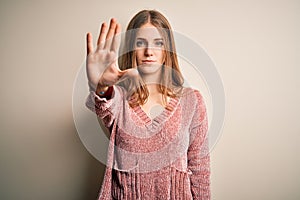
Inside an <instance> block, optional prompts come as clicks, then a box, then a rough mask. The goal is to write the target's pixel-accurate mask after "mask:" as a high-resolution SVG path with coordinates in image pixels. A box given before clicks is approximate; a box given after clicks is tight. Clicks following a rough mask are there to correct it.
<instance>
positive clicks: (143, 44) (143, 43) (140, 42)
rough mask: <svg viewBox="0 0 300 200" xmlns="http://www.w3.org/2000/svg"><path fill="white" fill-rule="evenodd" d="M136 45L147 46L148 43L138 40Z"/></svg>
mask: <svg viewBox="0 0 300 200" xmlns="http://www.w3.org/2000/svg"><path fill="white" fill-rule="evenodd" d="M136 46H137V47H144V46H146V43H145V42H144V41H137V42H136Z"/></svg>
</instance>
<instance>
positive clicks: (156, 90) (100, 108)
mask: <svg viewBox="0 0 300 200" xmlns="http://www.w3.org/2000/svg"><path fill="white" fill-rule="evenodd" d="M120 32H121V26H120V24H118V23H117V21H116V20H115V19H111V22H110V25H109V27H108V26H107V25H106V23H103V24H102V26H101V30H100V34H99V38H98V42H97V47H96V48H95V49H94V47H93V43H92V35H91V34H90V33H88V34H87V76H88V80H89V87H90V94H89V96H88V98H87V102H86V105H87V106H88V108H89V109H91V110H92V111H94V112H95V113H96V114H97V115H98V116H99V117H100V118H101V119H102V121H103V123H104V124H105V126H106V127H107V128H108V129H109V131H110V144H109V149H108V159H107V167H106V171H105V176H104V180H103V183H102V187H101V191H100V194H99V199H141V200H144V199H145V200H147V199H164V200H165V199H187V200H190V199H202V200H204V199H210V165H209V162H210V157H209V149H208V135H207V134H208V123H207V115H206V108H205V103H204V100H203V97H202V96H201V94H200V93H199V91H197V90H193V89H191V88H185V87H183V77H182V75H181V73H180V70H179V66H178V60H177V56H176V50H175V44H174V38H173V34H172V30H171V27H170V24H169V22H168V21H167V19H166V18H165V17H164V16H163V15H162V14H161V13H159V12H158V11H155V10H143V11H140V12H139V13H137V14H136V15H135V16H134V17H133V18H132V20H131V21H130V23H129V25H128V27H127V32H126V36H125V43H124V52H123V53H121V54H122V55H121V56H120V58H118V53H119V46H120Z"/></svg>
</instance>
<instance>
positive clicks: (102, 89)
mask: <svg viewBox="0 0 300 200" xmlns="http://www.w3.org/2000/svg"><path fill="white" fill-rule="evenodd" d="M112 93H113V86H109V85H103V84H101V83H100V82H99V83H98V85H97V88H96V94H97V95H99V96H100V97H105V98H111V96H112Z"/></svg>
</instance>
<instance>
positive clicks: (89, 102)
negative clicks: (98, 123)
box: [85, 86, 123, 128]
mask: <svg viewBox="0 0 300 200" xmlns="http://www.w3.org/2000/svg"><path fill="white" fill-rule="evenodd" d="M122 102H123V92H122V91H121V88H119V87H115V86H114V90H113V94H112V96H111V98H110V99H106V98H102V97H100V96H98V95H97V94H96V93H95V92H94V91H91V92H90V94H89V95H88V97H87V99H86V102H85V105H86V106H87V108H88V109H90V110H91V111H92V112H94V113H96V114H97V116H98V117H99V118H101V120H102V121H103V123H104V125H105V126H106V127H107V128H109V127H110V126H111V125H112V123H113V121H114V120H115V119H116V117H117V116H118V114H119V112H120V110H121V105H122Z"/></svg>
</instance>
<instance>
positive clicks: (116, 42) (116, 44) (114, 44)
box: [111, 24, 121, 53]
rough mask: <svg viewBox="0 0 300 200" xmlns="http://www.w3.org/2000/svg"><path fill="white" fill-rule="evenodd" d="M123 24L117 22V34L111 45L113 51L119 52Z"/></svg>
mask: <svg viewBox="0 0 300 200" xmlns="http://www.w3.org/2000/svg"><path fill="white" fill-rule="evenodd" d="M120 33H121V25H120V24H116V29H115V34H114V38H113V41H112V45H111V51H114V52H116V53H118V51H119V47H120V43H121V34H120Z"/></svg>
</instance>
